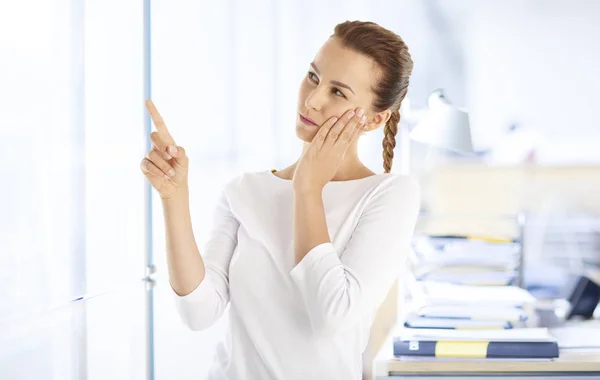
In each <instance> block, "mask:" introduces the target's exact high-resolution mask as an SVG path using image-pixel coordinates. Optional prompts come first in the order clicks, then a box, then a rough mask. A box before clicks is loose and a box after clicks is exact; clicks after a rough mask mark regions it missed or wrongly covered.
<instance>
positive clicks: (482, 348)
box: [435, 341, 489, 359]
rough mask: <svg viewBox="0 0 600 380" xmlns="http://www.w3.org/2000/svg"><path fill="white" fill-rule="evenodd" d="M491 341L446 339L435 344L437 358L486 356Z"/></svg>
mask: <svg viewBox="0 0 600 380" xmlns="http://www.w3.org/2000/svg"><path fill="white" fill-rule="evenodd" d="M488 344H489V342H464V341H463V342H456V341H444V342H437V343H436V344H435V357H436V358H476V359H479V358H485V357H486V356H487V348H488Z"/></svg>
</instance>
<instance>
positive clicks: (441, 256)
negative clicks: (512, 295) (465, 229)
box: [410, 236, 521, 285]
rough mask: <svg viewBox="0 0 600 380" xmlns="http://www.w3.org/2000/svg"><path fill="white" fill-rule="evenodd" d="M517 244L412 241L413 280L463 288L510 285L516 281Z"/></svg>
mask: <svg viewBox="0 0 600 380" xmlns="http://www.w3.org/2000/svg"><path fill="white" fill-rule="evenodd" d="M520 255H521V244H520V243H517V242H512V241H511V242H497V241H493V242H492V241H485V240H472V239H468V238H461V237H431V236H420V237H417V238H415V240H414V243H413V250H412V254H411V256H410V263H411V269H412V272H413V274H414V275H415V277H416V278H417V279H419V280H424V281H429V280H433V281H444V282H449V283H454V284H463V285H511V284H515V283H516V281H517V278H518V269H519V265H520Z"/></svg>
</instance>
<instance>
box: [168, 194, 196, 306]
mask: <svg viewBox="0 0 600 380" xmlns="http://www.w3.org/2000/svg"><path fill="white" fill-rule="evenodd" d="M162 204H163V214H164V220H165V234H166V248H167V266H168V271H169V282H170V283H171V287H172V288H173V291H174V292H175V293H176V294H177V295H179V296H185V295H187V294H189V293H191V292H192V291H193V290H194V289H196V288H197V287H198V285H199V284H200V283H201V282H202V280H203V279H204V276H205V268H204V261H203V260H202V256H200V252H199V251H198V246H197V245H196V239H195V238H194V231H193V230H192V220H191V216H190V203H189V190H187V189H185V191H182V192H181V194H180V195H177V197H174V198H169V199H163V200H162Z"/></svg>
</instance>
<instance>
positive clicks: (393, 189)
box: [290, 176, 420, 334]
mask: <svg viewBox="0 0 600 380" xmlns="http://www.w3.org/2000/svg"><path fill="white" fill-rule="evenodd" d="M419 207H420V191H419V186H418V184H417V183H416V181H414V180H413V179H411V178H410V177H405V176H398V177H394V178H393V179H392V180H390V181H389V183H387V184H386V185H385V186H384V187H383V188H382V189H379V191H377V192H376V193H375V194H374V195H373V196H372V198H371V199H370V200H369V201H368V203H367V205H366V207H365V209H364V211H363V214H362V215H361V216H360V218H359V220H358V223H357V225H356V228H355V230H354V231H353V233H352V236H351V237H350V239H349V241H348V244H347V245H346V247H345V249H344V251H343V252H342V253H341V255H338V253H337V252H336V251H335V248H334V246H333V244H332V243H323V244H320V245H318V246H316V247H314V248H313V249H312V250H311V251H309V252H308V253H307V254H306V256H305V257H304V258H303V259H302V261H300V262H299V263H298V264H297V265H296V266H295V267H294V268H292V270H291V271H290V275H291V277H292V279H293V281H294V282H295V283H296V285H297V286H298V288H299V290H300V293H301V294H302V297H303V299H304V303H305V306H306V309H307V311H308V314H309V318H310V320H311V324H312V326H313V330H314V331H316V332H317V333H320V334H333V333H335V332H337V331H341V330H344V329H346V328H349V327H352V326H354V325H355V324H356V323H358V322H359V321H360V319H361V318H363V317H364V316H365V315H366V314H367V313H370V312H372V311H373V310H375V309H376V308H377V307H378V306H379V304H381V302H382V301H383V299H384V298H385V296H386V294H387V291H388V290H389V288H390V287H391V286H392V284H393V282H394V281H395V279H396V277H397V276H398V274H399V273H400V269H401V266H402V264H403V263H404V261H405V259H406V257H407V253H408V250H409V249H410V243H411V238H412V235H413V232H414V227H415V224H416V220H417V216H418V212H419Z"/></svg>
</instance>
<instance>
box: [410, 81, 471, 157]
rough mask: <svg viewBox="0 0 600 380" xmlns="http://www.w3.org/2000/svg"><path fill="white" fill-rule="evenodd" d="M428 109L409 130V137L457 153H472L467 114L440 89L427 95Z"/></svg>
mask: <svg viewBox="0 0 600 380" xmlns="http://www.w3.org/2000/svg"><path fill="white" fill-rule="evenodd" d="M428 103H429V111H428V112H427V113H426V114H425V116H424V117H423V119H421V121H420V122H419V123H418V124H417V125H416V126H415V128H414V129H413V130H412V131H411V133H410V137H411V139H413V140H415V141H418V142H421V143H424V144H428V145H433V146H436V147H439V148H442V149H447V150H451V151H454V152H458V153H465V154H469V153H473V143H472V140H471V128H470V124H469V115H468V114H467V113H466V112H464V111H462V110H460V109H458V108H456V107H454V106H452V105H451V104H450V103H449V102H448V101H447V100H446V98H444V95H443V94H442V92H441V91H440V90H438V91H436V92H434V93H433V94H431V96H430V97H429V102H428Z"/></svg>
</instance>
